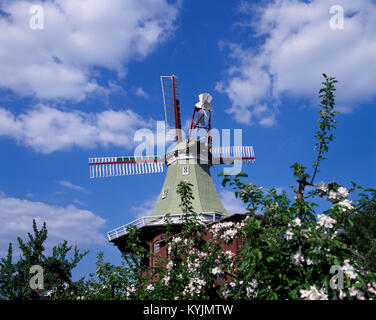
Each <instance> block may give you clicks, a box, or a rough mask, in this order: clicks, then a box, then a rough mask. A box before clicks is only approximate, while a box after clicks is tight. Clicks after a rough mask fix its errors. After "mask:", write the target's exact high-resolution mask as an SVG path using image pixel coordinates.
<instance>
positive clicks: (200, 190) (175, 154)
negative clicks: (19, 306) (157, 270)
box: [89, 75, 256, 268]
mask: <svg viewBox="0 0 376 320" xmlns="http://www.w3.org/2000/svg"><path fill="white" fill-rule="evenodd" d="M161 85H162V93H163V103H164V111H165V125H166V130H167V129H168V130H169V131H168V132H173V140H174V141H175V145H174V147H173V148H172V149H170V150H169V151H168V152H167V153H166V154H165V155H164V156H161V155H146V156H117V157H101V158H89V167H90V177H91V178H101V177H114V176H124V175H139V174H147V173H160V172H163V171H164V166H167V174H166V178H165V181H164V184H163V187H162V190H161V192H160V195H159V197H158V200H157V202H156V204H155V206H154V209H153V210H152V212H151V214H150V215H149V216H147V217H141V218H139V219H137V220H135V221H132V222H130V223H127V224H125V225H123V226H121V227H118V228H116V229H114V230H111V231H109V232H108V233H107V237H108V240H109V241H110V242H112V243H113V244H114V245H116V246H117V247H118V249H119V250H120V251H121V252H123V253H125V245H124V244H125V241H127V235H128V231H127V228H128V227H129V226H135V227H137V228H139V229H140V232H141V239H142V243H143V246H144V247H145V248H147V249H148V250H150V252H151V253H153V254H154V256H155V258H150V259H148V261H145V264H146V265H148V266H149V267H150V268H152V267H153V265H154V263H155V260H156V256H159V257H167V248H166V247H167V246H166V244H167V242H168V239H166V237H165V231H166V220H165V219H166V216H167V215H168V219H169V222H170V224H171V225H173V227H174V232H175V234H177V233H179V232H180V231H181V226H182V223H183V213H182V212H181V208H180V207H179V203H180V200H179V197H178V195H177V193H176V192H175V190H176V187H177V185H178V184H179V183H180V182H181V181H183V180H187V181H189V182H190V183H191V184H192V185H193V190H192V191H193V197H194V199H193V202H192V206H193V209H194V211H195V212H196V213H198V217H199V219H200V220H201V222H203V223H205V224H215V223H217V222H223V221H234V222H238V221H241V220H243V219H244V218H245V217H246V216H247V215H246V214H244V213H243V214H233V215H228V213H227V211H226V209H225V208H224V206H223V204H222V202H221V200H220V198H219V196H218V194H217V191H216V189H215V186H214V183H213V180H212V178H211V176H210V168H211V166H213V165H234V164H252V163H254V162H255V159H256V158H255V154H254V151H253V147H252V146H241V145H240V146H213V135H212V111H213V107H212V105H211V104H210V102H211V100H212V97H211V95H210V94H208V93H202V94H200V95H199V102H197V103H196V104H195V106H194V108H193V115H192V121H191V125H190V128H189V134H188V138H187V139H184V140H183V139H182V131H181V129H182V128H181V114H180V97H179V86H178V79H177V77H176V76H175V75H171V76H162V77H161ZM199 131H200V138H199V137H198V132H199ZM203 132H204V134H202V133H203ZM206 236H207V237H209V236H210V235H206ZM239 245H240V243H239V241H236V240H235V241H234V242H233V243H232V244H231V246H230V247H228V248H227V249H228V250H231V251H233V252H234V253H236V251H237V249H238V247H239Z"/></svg>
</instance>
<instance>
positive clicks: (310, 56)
mask: <svg viewBox="0 0 376 320" xmlns="http://www.w3.org/2000/svg"><path fill="white" fill-rule="evenodd" d="M333 5H340V6H342V7H343V9H344V13H345V20H344V29H332V28H331V27H330V20H331V19H332V17H333V14H330V8H331V7H332V6H333ZM241 9H242V11H243V12H248V14H250V15H249V16H251V17H252V19H250V20H251V22H249V23H248V24H247V23H243V24H242V25H243V27H244V26H247V25H248V28H249V26H252V28H253V31H254V36H255V37H256V38H258V39H260V41H261V45H260V46H258V47H256V48H251V49H250V48H247V46H246V45H244V44H239V43H232V44H229V48H230V56H231V58H232V59H234V60H233V61H234V63H233V64H232V65H231V67H230V68H229V70H228V74H229V78H228V79H227V80H225V81H220V82H218V83H217V90H219V91H220V92H223V93H225V94H226V95H227V96H228V98H229V99H230V101H231V103H232V107H231V108H230V109H229V110H228V112H229V113H231V114H232V115H233V116H234V118H235V119H236V120H237V121H239V122H240V123H245V124H251V123H254V122H258V123H259V124H261V125H264V126H271V125H273V124H274V123H275V120H276V115H277V114H278V110H279V108H280V101H281V99H282V98H283V97H284V96H287V97H291V98H308V99H314V98H316V97H317V93H318V90H319V89H320V88H321V82H322V79H323V78H322V73H327V74H328V75H331V76H335V77H336V78H337V79H338V80H339V81H340V82H339V83H338V84H337V93H336V95H337V107H338V109H339V110H340V111H342V112H351V111H352V110H354V109H355V108H356V107H357V106H358V105H359V104H360V103H362V102H368V101H370V100H371V99H373V98H374V97H375V96H376V89H375V86H374V83H375V82H376V59H375V56H376V21H375V19H374V17H375V16H376V4H375V2H373V1H371V0H359V1H351V0H328V1H320V0H312V1H309V2H306V1H304V2H303V1H298V0H274V1H271V2H268V4H267V5H265V6H264V7H254V6H241ZM222 46H223V45H222Z"/></svg>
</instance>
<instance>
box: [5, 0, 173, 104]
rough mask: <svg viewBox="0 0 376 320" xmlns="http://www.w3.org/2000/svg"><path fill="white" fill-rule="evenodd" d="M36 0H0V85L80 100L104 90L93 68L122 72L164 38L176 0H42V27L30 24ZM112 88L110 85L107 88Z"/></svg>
mask: <svg viewBox="0 0 376 320" xmlns="http://www.w3.org/2000/svg"><path fill="white" fill-rule="evenodd" d="M35 4H38V2H34V1H33V2H29V1H26V0H21V1H3V2H2V3H1V4H0V9H1V10H2V11H4V12H6V13H7V14H8V15H9V16H5V15H0V48H6V50H1V52H0V74H1V77H0V87H4V88H8V89H10V90H12V91H14V92H15V93H17V94H21V95H35V96H36V97H38V98H40V99H54V98H67V99H76V100H82V99H84V98H85V97H86V96H87V95H88V94H90V93H93V92H97V91H100V92H106V90H107V88H103V87H101V86H100V85H99V84H98V83H97V81H96V74H97V73H96V72H95V70H94V68H96V67H103V68H108V69H110V70H113V71H115V72H116V73H117V74H118V76H119V77H123V76H124V75H125V73H126V67H127V64H128V63H129V62H130V61H131V60H135V59H136V60H140V59H143V58H145V57H146V56H147V55H148V54H150V52H151V51H152V50H153V49H154V48H155V46H156V45H158V44H159V43H161V42H163V41H165V40H166V39H168V38H169V37H170V36H171V35H172V33H173V31H174V29H175V27H174V22H175V19H176V17H177V14H178V11H179V4H171V3H169V1H167V0H143V1H139V0H106V1H99V0H83V1H77V0H55V1H52V0H46V1H43V2H39V4H40V5H41V6H42V8H43V12H44V29H42V30H33V29H31V28H30V26H29V21H30V19H31V17H32V15H31V14H30V12H29V10H30V7H31V6H32V5H35ZM110 89H111V88H110Z"/></svg>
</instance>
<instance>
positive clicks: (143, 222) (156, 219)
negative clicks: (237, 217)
mask: <svg viewBox="0 0 376 320" xmlns="http://www.w3.org/2000/svg"><path fill="white" fill-rule="evenodd" d="M224 216H225V215H224V214H223V213H219V212H203V213H201V214H199V215H197V217H198V219H199V220H200V221H202V222H204V223H209V222H214V221H217V220H220V219H222V218H223V217H224ZM183 217H184V214H183V213H180V214H171V215H168V216H166V215H160V216H147V217H141V218H138V219H136V220H134V221H132V222H130V223H127V224H125V225H123V226H121V227H119V228H116V229H114V230H111V231H109V232H107V237H108V240H109V241H112V240H114V239H117V238H119V237H121V236H124V235H126V234H127V233H128V230H127V229H128V227H130V226H135V227H136V228H141V227H144V226H158V225H164V224H166V219H168V220H169V222H170V223H171V224H182V223H183V221H184V219H183Z"/></svg>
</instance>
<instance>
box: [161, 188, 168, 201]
mask: <svg viewBox="0 0 376 320" xmlns="http://www.w3.org/2000/svg"><path fill="white" fill-rule="evenodd" d="M167 192H168V188H164V189H163V191H162V199H164V198H166V197H167Z"/></svg>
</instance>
